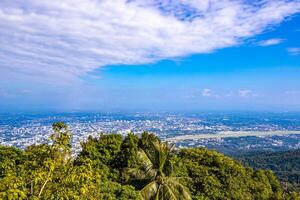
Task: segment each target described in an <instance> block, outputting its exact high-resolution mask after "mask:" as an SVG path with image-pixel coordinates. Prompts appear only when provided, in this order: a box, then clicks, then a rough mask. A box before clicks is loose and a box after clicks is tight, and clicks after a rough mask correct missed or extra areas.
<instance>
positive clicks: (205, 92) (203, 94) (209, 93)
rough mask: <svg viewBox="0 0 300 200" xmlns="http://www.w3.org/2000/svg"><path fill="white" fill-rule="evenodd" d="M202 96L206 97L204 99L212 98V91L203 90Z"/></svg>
mask: <svg viewBox="0 0 300 200" xmlns="http://www.w3.org/2000/svg"><path fill="white" fill-rule="evenodd" d="M201 95H202V96H204V97H210V96H211V95H212V94H211V90H210V89H207V88H205V89H203V90H202V91H201Z"/></svg>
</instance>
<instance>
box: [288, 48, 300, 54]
mask: <svg viewBox="0 0 300 200" xmlns="http://www.w3.org/2000/svg"><path fill="white" fill-rule="evenodd" d="M287 52H288V53H289V54H290V55H292V56H296V55H299V54H300V48H297V47H291V48H287Z"/></svg>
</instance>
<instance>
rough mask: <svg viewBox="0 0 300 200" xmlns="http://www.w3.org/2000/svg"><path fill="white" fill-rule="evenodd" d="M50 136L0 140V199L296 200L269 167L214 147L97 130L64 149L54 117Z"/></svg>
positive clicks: (63, 134)
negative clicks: (10, 142) (43, 140)
mask: <svg viewBox="0 0 300 200" xmlns="http://www.w3.org/2000/svg"><path fill="white" fill-rule="evenodd" d="M52 128H53V134H52V135H51V137H50V139H51V140H52V143H51V144H40V145H32V146H29V147H28V148H26V149H25V150H20V149H17V148H14V147H3V146H0V199H3V200H8V199H12V200H13V199H47V200H48V199H75V200H76V199H97V200H98V199H112V200H114V199H121V200H125V199H126V200H127V199H189V198H190V197H191V198H192V199H202V200H204V199H207V200H208V199H209V200H214V199H218V200H219V199H220V200H221V199H222V200H223V199H237V200H238V199H243V200H244V199H245V200H247V199H249V200H252V199H257V200H265V199H266V200H267V199H268V200H276V199H277V200H280V199H286V200H299V193H296V192H284V191H283V189H282V187H281V185H280V183H279V181H278V180H277V178H276V177H275V176H274V175H273V173H272V172H271V171H265V170H257V171H255V170H253V169H252V168H245V167H243V166H242V165H241V164H239V163H238V162H236V161H234V160H233V159H230V158H228V157H226V156H224V155H222V154H220V153H217V152H215V151H209V150H206V149H201V148H188V149H182V150H174V147H173V146H172V145H168V144H166V143H163V142H161V141H160V139H159V138H157V137H156V136H155V135H154V134H149V133H146V132H145V133H143V134H142V135H141V136H140V137H138V136H136V135H134V134H132V133H130V134H128V135H127V136H126V137H122V136H121V135H119V134H100V135H99V137H97V138H92V137H89V138H88V139H87V141H85V142H82V143H81V144H82V151H81V152H80V153H79V154H78V155H77V156H76V157H75V156H72V155H71V152H72V146H71V139H72V136H71V133H70V131H69V129H68V126H67V125H66V124H65V123H63V122H57V123H54V124H53V127H52Z"/></svg>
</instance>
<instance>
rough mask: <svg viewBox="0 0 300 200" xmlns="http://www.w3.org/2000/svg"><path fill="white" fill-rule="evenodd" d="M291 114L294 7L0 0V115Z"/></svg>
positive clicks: (157, 0) (297, 30) (287, 3)
mask: <svg viewBox="0 0 300 200" xmlns="http://www.w3.org/2000/svg"><path fill="white" fill-rule="evenodd" d="M110 110H113V111H119V110H120V111H121V110H122V111H124V110H125V111H126V110H130V111H131V110H149V111H163V110H166V111H177V110H178V111H207V110H241V111H242V110H245V111H260V110H261V111H300V0H251V1H250V0H115V1H111V0H64V1H61V0H52V1H47V2H46V1H39V0H1V1H0V112H10V111H28V112H29V111H110Z"/></svg>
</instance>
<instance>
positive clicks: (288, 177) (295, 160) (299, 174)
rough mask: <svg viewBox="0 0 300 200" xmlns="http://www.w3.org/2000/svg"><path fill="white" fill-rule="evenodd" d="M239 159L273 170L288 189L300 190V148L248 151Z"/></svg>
mask: <svg viewBox="0 0 300 200" xmlns="http://www.w3.org/2000/svg"><path fill="white" fill-rule="evenodd" d="M238 160H240V161H241V162H242V163H243V164H245V165H246V166H250V167H253V168H254V169H269V170H272V171H273V172H274V173H275V174H276V176H277V177H278V178H279V180H280V181H281V182H282V183H283V184H284V185H286V186H287V189H288V190H294V191H300V182H299V180H300V149H296V150H290V151H285V152H254V153H248V154H244V155H240V156H239V157H238Z"/></svg>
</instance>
